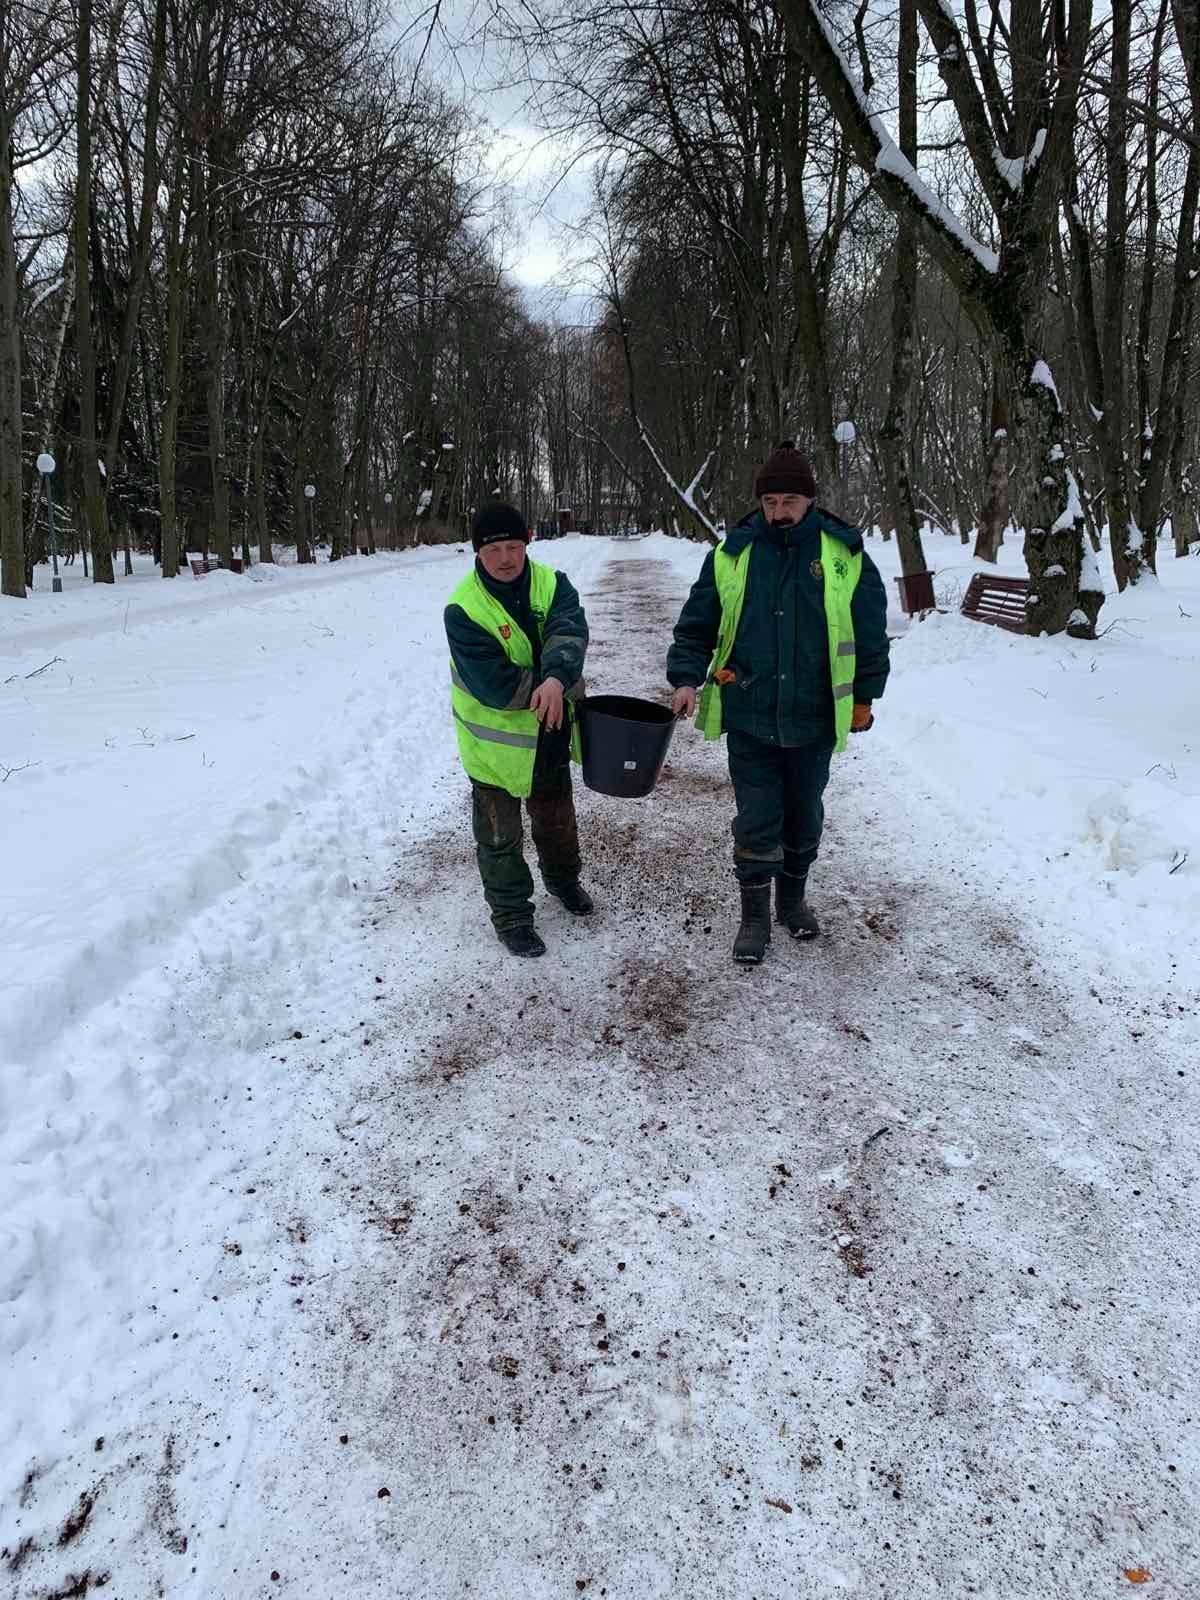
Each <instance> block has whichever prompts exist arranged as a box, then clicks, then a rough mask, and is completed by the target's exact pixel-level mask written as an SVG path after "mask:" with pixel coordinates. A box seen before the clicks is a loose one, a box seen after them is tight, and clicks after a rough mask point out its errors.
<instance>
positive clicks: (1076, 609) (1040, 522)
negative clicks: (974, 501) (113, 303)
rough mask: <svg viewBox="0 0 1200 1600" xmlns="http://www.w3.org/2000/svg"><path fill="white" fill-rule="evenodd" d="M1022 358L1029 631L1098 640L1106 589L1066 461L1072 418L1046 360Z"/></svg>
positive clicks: (1021, 479) (1021, 482)
mask: <svg viewBox="0 0 1200 1600" xmlns="http://www.w3.org/2000/svg"><path fill="white" fill-rule="evenodd" d="M1018 360H1019V365H1016V372H1019V373H1022V374H1024V375H1025V381H1024V382H1023V384H1022V385H1021V392H1020V398H1019V401H1018V404H1019V405H1020V406H1021V409H1022V411H1023V413H1024V415H1023V417H1022V425H1021V430H1020V438H1021V442H1022V445H1023V446H1024V448H1023V450H1022V453H1021V454H1022V459H1021V462H1020V471H1019V473H1018V476H1017V486H1018V494H1019V497H1020V498H1019V500H1018V510H1019V515H1020V518H1021V522H1022V525H1023V526H1024V528H1025V563H1026V565H1027V566H1028V568H1029V598H1028V600H1027V602H1026V605H1027V608H1028V610H1027V620H1028V627H1029V632H1030V633H1032V634H1041V633H1051V634H1054V633H1064V632H1065V633H1069V634H1070V635H1071V636H1072V637H1073V638H1076V639H1093V638H1095V636H1096V618H1097V617H1098V616H1099V615H1100V608H1101V606H1102V605H1103V604H1104V590H1103V587H1102V585H1101V581H1100V573H1099V568H1098V567H1097V565H1096V560H1095V557H1094V555H1093V554H1092V552H1091V549H1090V547H1088V545H1087V542H1086V539H1085V537H1084V528H1083V505H1082V502H1081V501H1080V497H1079V487H1078V485H1077V483H1076V482H1075V478H1074V476H1073V474H1072V473H1071V472H1070V470H1069V469H1068V467H1067V465H1066V455H1065V452H1064V449H1063V436H1064V432H1065V427H1064V422H1065V419H1064V417H1063V413H1062V408H1061V406H1060V404H1059V400H1058V395H1057V393H1056V392H1055V390H1054V388H1053V378H1052V376H1051V374H1050V371H1049V368H1048V367H1047V366H1046V364H1045V362H1040V361H1033V360H1031V359H1030V357H1029V355H1028V353H1025V354H1024V355H1023V356H1021V357H1019V358H1018ZM1014 376H1015V373H1014Z"/></svg>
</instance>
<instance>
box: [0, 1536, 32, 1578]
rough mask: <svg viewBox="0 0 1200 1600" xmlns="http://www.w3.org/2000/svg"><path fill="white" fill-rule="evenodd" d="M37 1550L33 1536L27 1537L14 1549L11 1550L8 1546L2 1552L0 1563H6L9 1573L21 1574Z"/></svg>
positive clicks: (0, 1552)
mask: <svg viewBox="0 0 1200 1600" xmlns="http://www.w3.org/2000/svg"><path fill="white" fill-rule="evenodd" d="M36 1549H37V1545H36V1544H35V1543H34V1541H33V1537H32V1535H27V1536H26V1537H25V1538H24V1539H22V1540H21V1542H20V1544H19V1545H17V1546H16V1547H15V1548H14V1549H12V1550H10V1549H9V1548H8V1546H7V1545H6V1546H5V1547H4V1549H3V1550H0V1561H3V1562H4V1565H5V1567H7V1569H8V1571H9V1572H20V1570H21V1568H22V1567H23V1566H24V1565H25V1563H26V1562H27V1561H28V1560H29V1558H30V1556H31V1555H33V1553H34V1551H35V1550H36Z"/></svg>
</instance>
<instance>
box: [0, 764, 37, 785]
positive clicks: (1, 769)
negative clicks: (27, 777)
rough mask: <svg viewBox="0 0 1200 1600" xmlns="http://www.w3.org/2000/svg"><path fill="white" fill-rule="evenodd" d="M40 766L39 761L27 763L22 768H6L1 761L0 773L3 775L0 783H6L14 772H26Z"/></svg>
mask: <svg viewBox="0 0 1200 1600" xmlns="http://www.w3.org/2000/svg"><path fill="white" fill-rule="evenodd" d="M41 764H42V763H41V762H40V761H27V762H26V763H25V765H24V766H23V767H6V766H5V765H4V763H3V761H0V772H3V774H4V776H3V777H2V778H0V783H7V782H8V780H9V779H10V778H11V777H12V776H13V774H14V773H16V772H28V771H29V769H30V767H40V766H41Z"/></svg>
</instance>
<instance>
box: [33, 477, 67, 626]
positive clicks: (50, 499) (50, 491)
mask: <svg viewBox="0 0 1200 1600" xmlns="http://www.w3.org/2000/svg"><path fill="white" fill-rule="evenodd" d="M57 465H58V463H57V462H56V461H55V459H54V457H53V456H52V455H51V454H50V453H49V451H47V450H43V451H42V453H41V455H40V456H39V457H38V458H37V469H38V471H39V472H40V473H41V475H42V482H43V483H44V484H45V486H46V516H47V519H48V521H49V523H50V560H51V563H52V567H53V573H54V576H53V578H52V579H51V580H50V588H51V590H52V592H53V593H54V594H61V593H62V579H61V578H60V577H59V575H58V535H57V533H56V532H55V528H54V488H53V485H52V484H51V482H50V480H51V478H52V477H53V476H54V469H55V467H56V466H57Z"/></svg>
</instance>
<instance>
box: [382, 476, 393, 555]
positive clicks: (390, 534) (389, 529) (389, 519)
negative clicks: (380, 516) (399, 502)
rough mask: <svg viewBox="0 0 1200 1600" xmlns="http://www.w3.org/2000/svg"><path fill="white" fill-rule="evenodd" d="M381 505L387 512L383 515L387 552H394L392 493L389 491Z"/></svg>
mask: <svg viewBox="0 0 1200 1600" xmlns="http://www.w3.org/2000/svg"><path fill="white" fill-rule="evenodd" d="M383 503H384V505H385V506H386V507H387V511H386V512H385V513H384V515H385V516H386V517H387V534H388V542H387V547H388V549H389V550H394V549H395V548H396V538H395V534H394V533H393V532H392V491H391V490H390V489H389V490H388V491H387V493H386V494H385V495H384V497H383Z"/></svg>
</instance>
